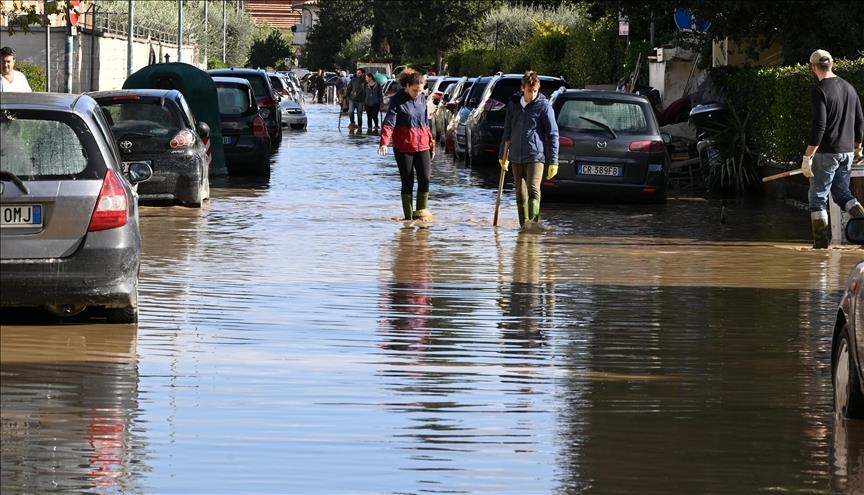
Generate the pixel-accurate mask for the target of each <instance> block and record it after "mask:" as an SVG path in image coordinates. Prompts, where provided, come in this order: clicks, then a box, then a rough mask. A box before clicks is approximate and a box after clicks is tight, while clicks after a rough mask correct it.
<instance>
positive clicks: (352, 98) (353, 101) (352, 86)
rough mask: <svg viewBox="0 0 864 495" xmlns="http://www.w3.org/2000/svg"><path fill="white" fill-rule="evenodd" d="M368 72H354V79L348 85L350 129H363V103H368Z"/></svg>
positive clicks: (360, 70)
mask: <svg viewBox="0 0 864 495" xmlns="http://www.w3.org/2000/svg"><path fill="white" fill-rule="evenodd" d="M366 87H367V86H366V71H365V70H364V69H357V71H356V72H354V77H353V78H352V79H351V82H350V83H349V84H348V118H349V119H350V123H349V124H348V128H349V129H362V128H363V102H364V101H366ZM355 114H356V116H357V123H356V124H355V123H354V116H355Z"/></svg>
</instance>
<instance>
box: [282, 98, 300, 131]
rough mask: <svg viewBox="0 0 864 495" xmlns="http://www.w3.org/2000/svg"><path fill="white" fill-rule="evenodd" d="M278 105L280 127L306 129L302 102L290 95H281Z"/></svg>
mask: <svg viewBox="0 0 864 495" xmlns="http://www.w3.org/2000/svg"><path fill="white" fill-rule="evenodd" d="M279 107H280V108H281V109H282V127H290V128H292V129H300V130H304V129H306V123H307V119H306V110H304V109H303V105H302V104H300V103H299V102H298V101H297V100H295V99H294V98H293V97H291V96H283V97H282V100H281V101H280V102H279Z"/></svg>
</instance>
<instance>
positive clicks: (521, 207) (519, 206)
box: [516, 203, 528, 227]
mask: <svg viewBox="0 0 864 495" xmlns="http://www.w3.org/2000/svg"><path fill="white" fill-rule="evenodd" d="M516 213H517V214H519V226H520V227H523V226H524V225H525V217H526V216H527V215H528V205H526V204H525V203H516Z"/></svg>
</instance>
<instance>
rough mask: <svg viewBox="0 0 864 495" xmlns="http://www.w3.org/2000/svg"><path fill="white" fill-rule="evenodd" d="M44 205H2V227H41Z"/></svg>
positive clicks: (0, 220) (0, 225)
mask: <svg viewBox="0 0 864 495" xmlns="http://www.w3.org/2000/svg"><path fill="white" fill-rule="evenodd" d="M41 226H42V205H15V206H0V227H4V228H5V227H41Z"/></svg>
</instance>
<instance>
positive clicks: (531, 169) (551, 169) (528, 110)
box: [498, 70, 558, 227]
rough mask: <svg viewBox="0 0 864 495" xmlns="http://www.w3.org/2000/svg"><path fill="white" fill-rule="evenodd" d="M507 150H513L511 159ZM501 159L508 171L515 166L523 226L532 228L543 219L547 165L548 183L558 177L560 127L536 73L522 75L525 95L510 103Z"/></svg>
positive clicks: (520, 218) (518, 209) (521, 225)
mask: <svg viewBox="0 0 864 495" xmlns="http://www.w3.org/2000/svg"><path fill="white" fill-rule="evenodd" d="M505 149H508V150H509V152H508V153H507V156H504V150H505ZM500 156H501V158H500V159H499V160H498V163H499V164H500V165H501V168H502V169H504V172H507V169H508V166H509V165H510V163H512V164H513V180H514V182H515V186H516V211H517V213H518V215H519V226H520V227H527V226H528V225H532V224H529V222H537V220H539V218H540V183H541V181H542V180H543V165H544V163H545V164H546V165H547V171H546V180H551V179H552V178H553V177H555V176H556V175H557V174H558V124H557V122H556V121H555V112H554V111H553V110H552V106H551V105H550V104H549V100H547V99H546V96H545V95H543V93H541V92H540V78H539V77H537V73H536V72H534V71H533V70H529V71H528V72H526V73H525V75H524V76H522V92H521V93H516V94H515V95H513V96H512V97H511V98H510V99H509V101H508V102H507V113H506V114H505V117H504V132H503V134H502V136H501V151H500Z"/></svg>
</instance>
